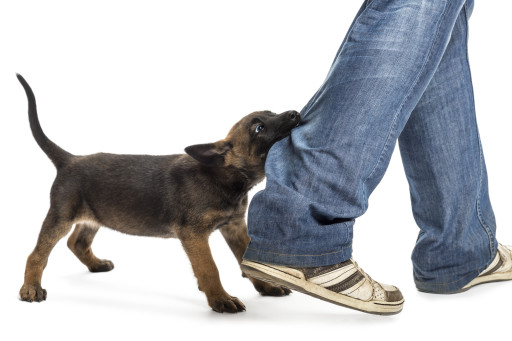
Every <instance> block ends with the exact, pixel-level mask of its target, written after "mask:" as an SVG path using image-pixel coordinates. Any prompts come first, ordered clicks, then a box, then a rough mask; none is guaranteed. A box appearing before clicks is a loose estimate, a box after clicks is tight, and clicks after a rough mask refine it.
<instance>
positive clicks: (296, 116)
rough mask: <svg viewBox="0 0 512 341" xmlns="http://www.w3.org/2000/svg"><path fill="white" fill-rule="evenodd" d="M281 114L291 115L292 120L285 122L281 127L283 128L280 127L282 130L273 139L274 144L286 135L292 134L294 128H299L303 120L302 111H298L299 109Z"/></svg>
mask: <svg viewBox="0 0 512 341" xmlns="http://www.w3.org/2000/svg"><path fill="white" fill-rule="evenodd" d="M281 115H289V117H290V120H288V121H287V122H286V123H283V126H282V127H281V129H279V130H280V131H282V132H281V133H279V134H278V135H277V136H276V137H275V138H274V139H273V141H272V144H274V143H276V142H277V141H280V140H282V139H284V138H285V137H288V136H290V134H291V133H292V130H293V129H295V128H297V127H298V126H299V125H300V123H301V120H302V117H301V116H300V113H298V112H297V111H288V112H285V113H283V114H281Z"/></svg>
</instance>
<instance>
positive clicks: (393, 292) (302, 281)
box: [241, 259, 404, 315]
mask: <svg viewBox="0 0 512 341" xmlns="http://www.w3.org/2000/svg"><path fill="white" fill-rule="evenodd" d="M241 267H242V271H243V272H245V273H246V274H247V275H249V276H251V277H254V278H257V279H261V280H263V281H267V282H271V283H274V284H278V285H282V286H284V287H288V288H290V289H293V290H296V291H299V292H302V293H304V294H307V295H310V296H313V297H316V298H319V299H321V300H324V301H327V302H330V303H334V304H338V305H341V306H344V307H347V308H352V309H355V310H359V311H363V312H366V313H372V314H379V315H391V314H397V313H399V312H400V311H402V308H403V305H404V298H403V296H402V293H401V292H400V290H398V288H396V287H394V286H391V285H386V284H380V283H378V282H376V281H374V280H373V279H372V278H371V277H370V276H368V274H366V273H365V272H364V271H363V270H362V269H361V268H360V267H359V266H358V265H357V263H356V262H354V261H353V260H352V259H350V260H348V261H346V262H343V263H339V264H335V265H330V266H322V267H315V268H295V267H287V266H279V265H272V264H266V263H258V262H253V261H249V260H245V259H244V260H243V261H242V266H241Z"/></svg>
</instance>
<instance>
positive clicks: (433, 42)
mask: <svg viewBox="0 0 512 341" xmlns="http://www.w3.org/2000/svg"><path fill="white" fill-rule="evenodd" d="M445 16H446V2H444V8H443V15H442V17H441V19H439V22H438V26H437V29H436V34H435V36H434V39H433V40H432V44H431V46H430V49H429V53H428V55H427V58H426V59H425V61H424V62H423V65H422V66H421V70H420V72H418V75H417V76H416V79H415V80H414V83H413V85H412V86H411V87H410V88H409V92H408V93H407V96H405V98H404V100H403V101H402V103H401V104H400V107H399V109H398V111H397V112H396V114H395V117H394V118H393V123H392V125H391V127H390V129H389V132H388V135H387V137H386V141H385V142H384V146H383V148H382V150H381V152H380V154H379V159H378V160H377V163H376V164H375V166H374V167H373V169H372V171H371V172H370V174H369V175H368V177H366V179H365V180H364V181H363V190H362V191H361V195H363V198H360V199H361V200H360V201H361V202H364V203H365V204H364V205H365V207H364V210H366V208H367V206H368V203H367V202H366V200H364V198H366V197H367V193H366V187H365V186H364V185H365V184H366V182H367V181H368V180H369V179H370V178H371V177H372V176H373V174H374V173H375V172H376V171H377V169H378V167H379V165H380V164H381V161H382V159H383V156H384V154H385V152H387V150H388V145H389V142H390V137H391V136H392V134H393V130H394V129H395V128H396V125H397V120H398V116H399V115H400V113H401V112H402V109H403V107H404V105H405V103H406V102H407V100H408V99H409V97H410V96H411V94H412V92H413V89H414V88H415V87H416V85H417V84H418V80H419V79H420V76H421V74H422V72H423V70H425V65H427V63H428V62H429V60H430V58H431V56H432V48H433V46H434V45H435V43H436V41H437V38H438V37H439V29H440V27H441V23H442V21H443V19H444V17H445Z"/></svg>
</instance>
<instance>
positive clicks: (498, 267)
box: [458, 244, 512, 292]
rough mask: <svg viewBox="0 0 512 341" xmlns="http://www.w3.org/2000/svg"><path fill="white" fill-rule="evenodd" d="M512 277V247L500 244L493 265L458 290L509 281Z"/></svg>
mask: <svg viewBox="0 0 512 341" xmlns="http://www.w3.org/2000/svg"><path fill="white" fill-rule="evenodd" d="M511 279H512V247H510V246H504V245H501V244H498V252H497V253H496V258H494V260H493V261H492V263H491V265H489V266H488V267H487V269H485V270H484V271H483V272H482V273H481V274H480V275H478V277H476V278H475V279H474V280H472V281H471V282H469V283H468V284H466V285H465V286H464V287H463V288H462V289H460V290H459V291H458V292H463V291H466V290H468V289H471V288H472V287H474V286H475V285H478V284H483V283H489V282H500V281H508V280H511Z"/></svg>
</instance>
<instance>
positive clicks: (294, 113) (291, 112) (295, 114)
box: [285, 110, 300, 121]
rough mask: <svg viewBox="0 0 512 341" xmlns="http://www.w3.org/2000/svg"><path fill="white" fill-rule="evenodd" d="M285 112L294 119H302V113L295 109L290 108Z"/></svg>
mask: <svg viewBox="0 0 512 341" xmlns="http://www.w3.org/2000/svg"><path fill="white" fill-rule="evenodd" d="M285 114H287V115H288V117H290V119H291V120H292V121H300V114H299V112H297V111H295V110H289V111H287V112H286V113H285Z"/></svg>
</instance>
